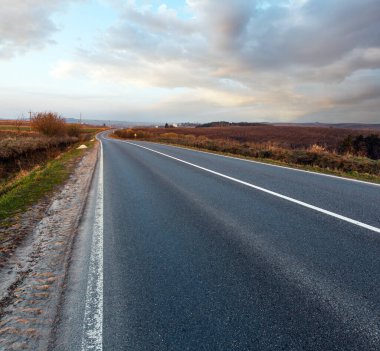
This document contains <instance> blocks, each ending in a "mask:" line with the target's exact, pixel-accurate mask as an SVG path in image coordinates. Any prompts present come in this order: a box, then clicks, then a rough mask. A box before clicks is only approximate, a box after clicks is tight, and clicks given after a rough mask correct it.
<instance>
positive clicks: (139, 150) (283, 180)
mask: <svg viewBox="0 0 380 351" xmlns="http://www.w3.org/2000/svg"><path fill="white" fill-rule="evenodd" d="M100 138H101V141H102V146H103V155H102V159H101V162H100V163H99V170H98V174H97V175H96V177H95V178H94V184H93V187H92V195H91V196H90V199H89V201H88V206H87V210H86V215H85V218H84V221H83V223H82V228H81V233H80V235H81V236H80V238H79V239H78V243H77V247H76V249H75V250H76V251H74V256H73V257H76V258H74V259H73V263H72V267H71V273H70V277H69V286H70V289H68V292H67V294H66V296H65V302H64V304H63V308H62V312H61V314H62V322H61V324H60V325H58V327H57V335H58V336H57V341H56V345H55V350H61V349H64V347H66V349H73V350H77V349H81V348H82V349H88V350H100V349H101V348H103V350H179V351H182V350H194V351H200V350H264V351H265V350H324V351H325V350H329V351H330V350H355V351H357V350H379V349H380V346H379V345H380V293H379V287H380V229H379V228H380V213H379V208H380V206H379V204H380V186H378V185H374V184H369V183H364V182H356V181H350V180H346V179H340V178H336V177H329V176H324V175H319V174H314V173H309V172H302V171H296V170H292V169H288V168H283V167H275V166H270V165H265V164H261V163H256V162H248V161H243V160H239V159H235V158H227V157H222V156H217V155H212V154H208V153H201V152H196V151H192V150H186V149H181V148H176V147H172V146H166V145H159V144H152V143H146V142H132V143H131V142H123V141H120V140H115V139H108V138H107V137H106V135H105V134H102V135H101V137H100ZM93 223H95V226H97V227H96V228H95V229H94V225H93ZM91 260H92V261H91ZM91 262H92V263H91ZM99 262H102V263H103V264H102V265H101V264H100V263H99ZM99 316H100V317H99ZM63 345H64V346H63Z"/></svg>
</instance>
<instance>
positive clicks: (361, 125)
mask: <svg viewBox="0 0 380 351" xmlns="http://www.w3.org/2000/svg"><path fill="white" fill-rule="evenodd" d="M273 125H275V126H305V127H325V128H341V129H355V130H358V129H376V130H377V129H378V130H380V123H319V122H314V123H273Z"/></svg>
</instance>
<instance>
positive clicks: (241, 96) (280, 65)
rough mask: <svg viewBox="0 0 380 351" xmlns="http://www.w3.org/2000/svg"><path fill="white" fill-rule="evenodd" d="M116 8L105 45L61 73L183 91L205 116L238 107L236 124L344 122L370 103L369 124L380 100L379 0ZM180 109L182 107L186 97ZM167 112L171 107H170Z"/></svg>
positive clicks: (239, 0)
mask: <svg viewBox="0 0 380 351" xmlns="http://www.w3.org/2000/svg"><path fill="white" fill-rule="evenodd" d="M113 2H115V1H113ZM116 3H117V4H118V5H117V6H118V9H119V12H120V17H119V19H118V21H117V22H116V23H115V24H114V25H113V26H112V27H111V28H109V30H108V31H107V32H106V33H105V34H104V35H103V36H102V37H100V38H99V41H98V46H97V48H95V49H94V51H92V52H90V53H89V52H87V53H83V52H82V53H80V54H79V55H78V57H77V58H76V59H75V61H74V60H73V61H72V62H66V63H65V64H64V67H65V69H63V68H62V63H61V64H60V65H61V66H60V67H57V68H56V69H55V72H56V73H57V72H59V74H60V75H65V74H66V75H67V74H70V72H71V73H72V74H75V75H78V74H79V73H80V74H83V75H85V76H88V77H90V78H91V79H94V80H97V81H114V82H117V84H125V85H136V86H149V87H161V88H165V89H166V88H171V89H174V88H185V89H187V93H186V95H184V96H182V97H181V98H182V99H184V100H183V101H190V102H191V103H194V101H197V102H198V103H199V114H200V115H201V114H202V111H201V108H202V106H203V107H205V106H208V110H210V109H211V108H213V109H214V111H224V112H225V111H226V108H227V109H228V113H232V112H233V107H236V111H237V116H236V118H238V119H240V117H239V116H244V117H247V116H248V113H251V115H250V116H251V119H254V118H257V119H261V118H260V117H263V116H264V117H265V118H268V119H272V120H274V119H291V118H293V119H298V118H300V119H302V118H303V116H305V118H306V117H307V116H315V115H316V114H318V113H319V112H321V114H320V115H321V116H328V113H329V111H330V112H331V115H332V116H334V118H336V119H340V118H344V116H343V115H339V113H340V112H339V108H340V107H341V106H343V105H344V106H345V109H347V108H348V107H349V106H351V107H352V106H354V105H355V104H364V105H363V106H364V112H363V113H362V115H361V116H358V118H363V119H365V118H366V115H365V106H366V105H365V104H366V103H368V104H373V99H376V98H377V96H378V95H377V94H378V86H377V85H376V84H375V83H374V82H373V77H375V76H376V77H377V76H379V72H380V6H379V2H378V0H362V1H357V0H336V1H333V2H332V1H329V0H281V1H279V0H267V1H264V0H234V1H232V0H229V1H216V0H187V1H186V6H185V9H184V10H183V9H172V8H170V7H169V6H167V5H165V4H162V5H160V6H159V7H158V8H154V7H152V6H149V5H146V4H143V5H138V4H137V2H133V1H132V2H131V1H130V2H127V3H126V4H125V3H123V2H117V1H116ZM181 11H184V12H181ZM363 73H364V74H363ZM359 77H360V79H359ZM358 82H360V84H356V83H358ZM189 95H192V98H189ZM169 101H170V99H169ZM172 103H173V106H178V108H179V111H181V108H180V107H179V105H180V104H179V103H178V96H177V97H176V101H172ZM160 106H161V108H165V107H166V108H168V103H167V101H166V102H163V103H162V105H160ZM371 106H372V105H371ZM371 108H372V107H371ZM371 108H369V111H370V110H371ZM194 109H195V110H196V107H195V108H194ZM194 109H192V110H194ZM242 109H244V111H245V112H244V114H242V112H241V111H242ZM182 110H183V109H182ZM210 111H211V110H210ZM247 111H249V112H247ZM322 111H323V113H322ZM342 111H343V110H342ZM224 112H223V113H224ZM345 112H346V110H345ZM342 113H343V112H342ZM368 116H369V117H368V118H370V119H372V118H373V112H372V110H371V111H370V112H369V115H368ZM233 118H234V116H232V115H231V118H230V119H233ZM324 118H331V117H324Z"/></svg>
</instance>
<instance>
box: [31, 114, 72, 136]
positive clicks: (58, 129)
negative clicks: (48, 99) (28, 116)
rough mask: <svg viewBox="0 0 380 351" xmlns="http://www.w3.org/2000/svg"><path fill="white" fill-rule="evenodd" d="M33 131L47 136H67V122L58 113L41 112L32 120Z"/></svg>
mask: <svg viewBox="0 0 380 351" xmlns="http://www.w3.org/2000/svg"><path fill="white" fill-rule="evenodd" d="M31 126H32V129H34V130H36V131H38V132H40V133H42V134H44V135H47V136H50V137H52V136H63V135H65V134H66V132H67V130H66V122H65V120H64V119H63V118H62V117H61V116H59V115H58V114H57V113H53V112H41V113H38V114H37V115H36V116H34V117H33V118H32V121H31Z"/></svg>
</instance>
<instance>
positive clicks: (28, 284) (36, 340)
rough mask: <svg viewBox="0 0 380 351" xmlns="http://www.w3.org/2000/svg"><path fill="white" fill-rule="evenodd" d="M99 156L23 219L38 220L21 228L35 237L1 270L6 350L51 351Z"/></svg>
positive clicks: (94, 152)
mask: <svg viewBox="0 0 380 351" xmlns="http://www.w3.org/2000/svg"><path fill="white" fill-rule="evenodd" d="M98 150H99V146H98V145H96V146H94V147H93V148H92V149H90V150H89V151H88V152H87V153H86V154H85V155H84V156H83V158H82V159H81V161H80V162H79V163H78V165H77V167H76V169H75V171H74V173H73V174H72V175H71V177H70V178H69V180H68V181H67V182H66V183H65V185H64V186H63V188H61V190H60V191H58V192H57V193H55V194H54V195H53V197H52V198H51V199H50V202H49V205H48V206H47V205H46V199H45V200H44V201H45V203H40V204H37V205H36V206H34V207H33V208H32V209H31V210H29V211H27V212H26V213H25V214H24V215H23V216H24V217H25V219H27V218H28V217H29V218H31V219H34V220H32V221H29V224H25V228H21V229H24V230H29V231H30V234H28V236H27V237H26V238H25V239H24V241H23V242H22V243H21V245H19V246H18V247H17V248H16V250H15V251H14V252H13V253H12V254H11V256H10V257H8V259H7V262H6V263H5V264H4V266H3V267H2V268H1V269H0V345H1V347H0V348H1V349H4V350H46V349H47V346H48V343H49V337H50V333H51V330H52V326H53V323H54V319H55V316H56V313H57V308H58V305H59V301H60V296H61V293H62V287H63V284H64V280H65V275H66V271H67V267H68V263H69V259H70V253H71V248H72V243H73V239H74V237H75V234H76V230H77V227H78V224H79V221H80V218H81V215H82V212H83V208H84V205H85V202H86V198H87V194H88V190H89V187H90V183H91V179H92V175H93V172H94V169H95V166H96V161H97V156H98ZM36 218H38V219H37V221H36ZM36 222H37V225H35V223H36ZM24 223H28V221H27V220H25V221H24ZM31 223H32V224H33V226H34V225H35V226H34V227H33V228H30V226H31Z"/></svg>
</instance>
